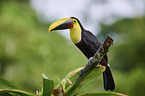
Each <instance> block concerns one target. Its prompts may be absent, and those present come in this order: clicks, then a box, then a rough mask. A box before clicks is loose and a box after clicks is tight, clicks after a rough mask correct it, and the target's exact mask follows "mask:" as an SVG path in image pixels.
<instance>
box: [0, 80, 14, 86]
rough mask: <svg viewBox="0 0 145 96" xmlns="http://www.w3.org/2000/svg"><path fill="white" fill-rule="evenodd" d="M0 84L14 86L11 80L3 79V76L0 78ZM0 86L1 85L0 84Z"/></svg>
mask: <svg viewBox="0 0 145 96" xmlns="http://www.w3.org/2000/svg"><path fill="white" fill-rule="evenodd" d="M0 85H5V86H9V87H16V86H15V85H14V84H12V83H11V82H9V81H7V80H5V79H3V78H0ZM0 88H1V86H0Z"/></svg>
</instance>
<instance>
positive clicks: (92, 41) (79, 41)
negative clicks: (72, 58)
mask: <svg viewBox="0 0 145 96" xmlns="http://www.w3.org/2000/svg"><path fill="white" fill-rule="evenodd" d="M64 29H69V30H70V37H71V40H72V42H73V43H74V44H75V45H76V46H77V47H78V48H79V49H80V50H81V52H82V53H83V54H84V55H85V56H86V57H87V58H88V59H89V58H91V57H93V56H94V54H95V53H96V51H97V50H98V48H99V47H100V45H101V43H100V42H99V40H98V39H97V37H96V36H95V35H93V34H92V33H91V32H90V31H88V30H85V29H84V27H83V26H82V24H81V22H80V21H79V20H78V19H77V18H76V17H70V18H64V19H60V20H58V21H55V22H54V23H53V24H51V25H50V27H49V30H48V31H49V32H50V31H54V30H64ZM99 64H100V65H101V66H105V67H106V69H105V71H104V72H103V80H104V89H105V90H106V91H107V90H111V91H113V90H114V89H115V83H114V79H113V76H112V73H111V70H110V66H109V64H108V57H107V54H105V55H104V57H103V59H102V60H101V61H100V62H99Z"/></svg>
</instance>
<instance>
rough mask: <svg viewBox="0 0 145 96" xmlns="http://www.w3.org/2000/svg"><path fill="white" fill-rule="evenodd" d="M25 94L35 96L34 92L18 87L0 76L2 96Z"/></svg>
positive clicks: (0, 92) (0, 93)
mask: <svg viewBox="0 0 145 96" xmlns="http://www.w3.org/2000/svg"><path fill="white" fill-rule="evenodd" d="M1 95H2V96H12V95H25V96H35V93H34V92H31V91H28V90H24V89H21V88H18V87H16V86H15V85H13V84H12V83H10V82H9V81H7V80H5V79H2V78H0V96H1Z"/></svg>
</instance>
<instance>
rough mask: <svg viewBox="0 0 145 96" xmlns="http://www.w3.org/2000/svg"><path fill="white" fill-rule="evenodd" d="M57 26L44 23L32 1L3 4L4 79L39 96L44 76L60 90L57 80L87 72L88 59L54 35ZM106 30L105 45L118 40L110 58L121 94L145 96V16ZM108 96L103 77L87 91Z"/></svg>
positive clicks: (0, 0)
mask: <svg viewBox="0 0 145 96" xmlns="http://www.w3.org/2000/svg"><path fill="white" fill-rule="evenodd" d="M130 2H131V1H130ZM144 3H145V2H144ZM144 10H145V8H144ZM82 15H83V13H82ZM39 18H40V17H39ZM112 18H115V19H116V17H112ZM60 19H61V18H60ZM51 23H52V21H48V22H43V21H40V20H38V15H37V13H36V10H34V8H32V5H31V4H30V1H29V0H0V77H2V78H4V79H6V80H8V81H10V82H12V83H13V84H15V85H16V86H19V87H22V88H25V89H29V90H32V91H34V92H35V91H36V90H39V89H41V86H42V77H41V74H42V73H45V74H46V75H47V76H48V77H49V78H51V79H53V80H54V81H55V85H57V84H58V80H57V78H60V79H63V78H64V77H65V75H67V73H68V72H70V71H72V70H74V69H76V68H78V67H82V66H85V64H86V63H87V59H86V57H85V56H84V55H83V54H82V53H81V52H80V51H79V50H78V49H77V48H76V47H75V46H74V45H73V44H72V43H71V42H70V40H68V38H65V37H64V36H63V35H61V34H59V32H52V33H48V26H49V25H50V24H51ZM100 26H101V29H100V31H99V33H98V34H96V35H97V37H98V38H99V40H100V41H103V40H104V39H105V37H106V36H107V35H111V36H112V37H113V38H114V40H115V42H114V44H113V46H111V48H110V51H109V53H108V56H109V64H110V65H111V69H112V73H113V75H114V79H115V82H116V89H115V91H116V92H121V93H124V94H128V95H130V96H143V95H144V94H145V91H144V90H145V76H144V73H145V14H143V15H138V16H136V17H132V18H117V20H116V21H115V22H113V23H112V24H105V23H100ZM102 91H104V89H103V81H102V77H98V78H97V79H96V81H94V82H92V83H91V84H90V85H88V86H87V87H86V88H84V90H83V92H102Z"/></svg>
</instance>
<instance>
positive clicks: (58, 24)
mask: <svg viewBox="0 0 145 96" xmlns="http://www.w3.org/2000/svg"><path fill="white" fill-rule="evenodd" d="M72 27H73V22H72V19H71V18H64V19H60V20H58V21H55V22H54V23H52V24H51V25H50V27H49V29H48V31H49V32H50V31H53V30H62V29H69V28H72Z"/></svg>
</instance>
